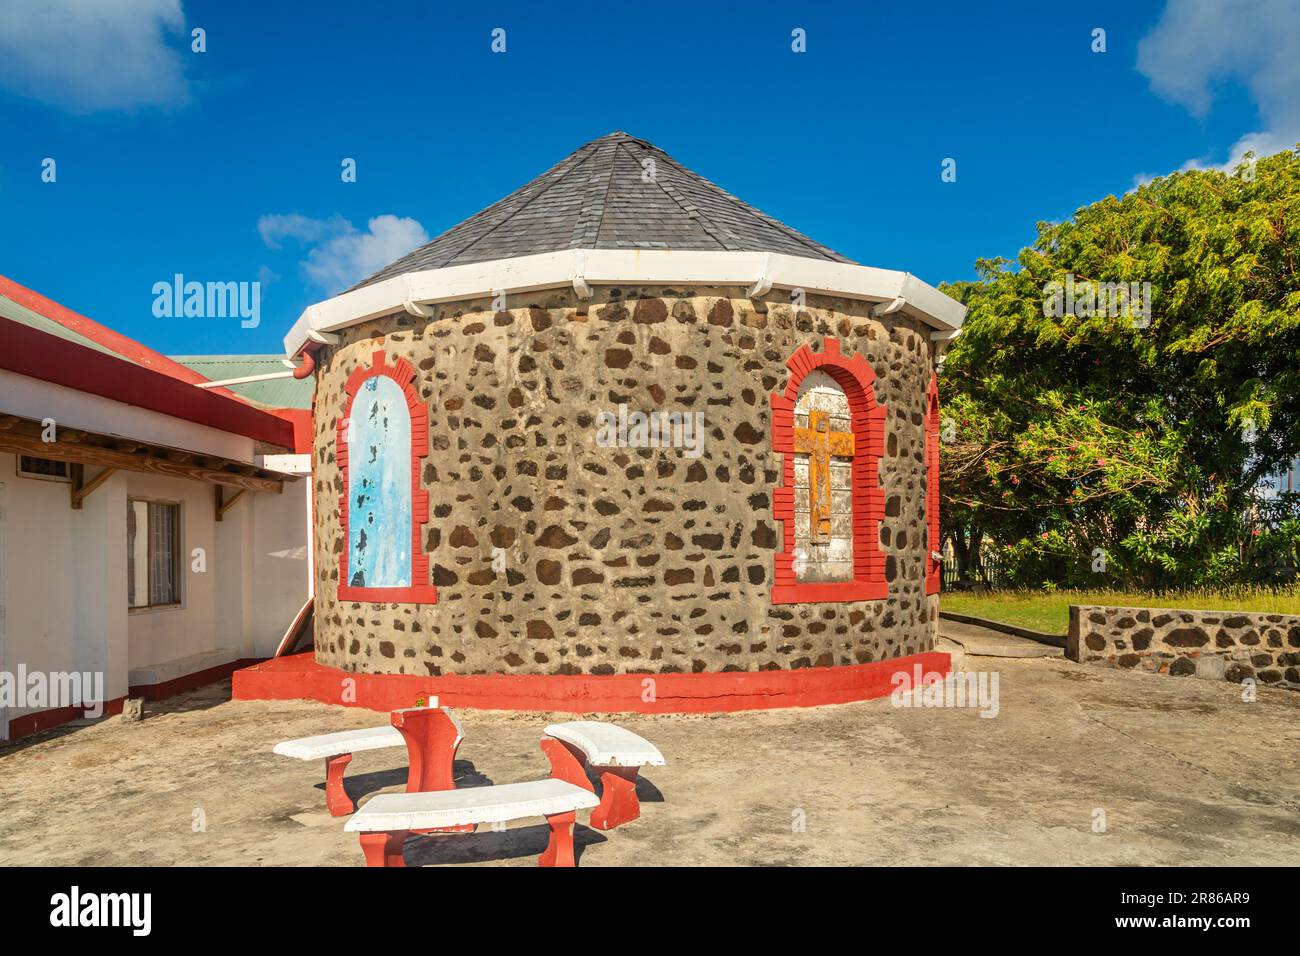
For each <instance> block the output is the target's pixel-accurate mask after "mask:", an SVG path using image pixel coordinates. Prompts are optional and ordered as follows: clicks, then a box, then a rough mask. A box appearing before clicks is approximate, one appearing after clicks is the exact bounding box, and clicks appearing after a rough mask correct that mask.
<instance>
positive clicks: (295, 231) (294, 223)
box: [257, 212, 353, 249]
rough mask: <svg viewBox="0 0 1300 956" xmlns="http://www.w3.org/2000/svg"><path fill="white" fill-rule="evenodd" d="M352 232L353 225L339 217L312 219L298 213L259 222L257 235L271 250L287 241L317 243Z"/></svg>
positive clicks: (269, 216)
mask: <svg viewBox="0 0 1300 956" xmlns="http://www.w3.org/2000/svg"><path fill="white" fill-rule="evenodd" d="M351 231H353V228H352V223H350V222H348V221H347V220H346V219H344V218H343V217H342V216H339V215H334V216H331V217H330V218H329V219H311V218H309V217H307V216H303V215H300V214H299V213H296V212H290V213H272V214H269V215H266V216H262V217H261V218H260V219H258V220H257V233H258V235H260V236H261V237H262V242H264V243H266V245H267V248H270V249H279V248H280V246H281V244H282V243H283V242H284V240H285V239H296V240H298V242H301V243H316V242H320V241H321V240H322V239H325V238H328V237H330V236H338V235H342V234H343V233H347V232H351Z"/></svg>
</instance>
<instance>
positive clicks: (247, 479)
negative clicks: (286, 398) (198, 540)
mask: <svg viewBox="0 0 1300 956" xmlns="http://www.w3.org/2000/svg"><path fill="white" fill-rule="evenodd" d="M0 451H7V452H12V453H14V454H18V455H30V456H32V457H34V458H50V459H53V460H54V461H67V462H72V463H74V464H84V465H99V466H100V467H103V468H116V469H118V470H120V471H133V472H142V473H144V474H147V475H166V476H169V477H172V478H190V479H193V480H195V481H207V482H212V483H213V484H218V485H229V486H230V487H232V488H247V489H249V490H250V491H269V492H273V493H275V494H279V493H280V492H281V491H283V485H284V483H283V481H282V480H281V479H278V478H264V477H261V476H259V475H244V474H239V473H237V472H230V471H224V470H222V469H219V468H205V467H203V466H201V465H197V464H192V463H186V462H176V461H167V460H166V459H165V458H157V457H154V456H151V455H138V454H128V453H126V452H121V451H117V450H115V449H112V448H102V447H100V446H98V445H75V444H71V443H69V442H65V441H53V442H43V441H41V440H40V438H36V437H32V436H29V435H24V434H20V433H18V432H16V431H12V430H8V431H6V430H0Z"/></svg>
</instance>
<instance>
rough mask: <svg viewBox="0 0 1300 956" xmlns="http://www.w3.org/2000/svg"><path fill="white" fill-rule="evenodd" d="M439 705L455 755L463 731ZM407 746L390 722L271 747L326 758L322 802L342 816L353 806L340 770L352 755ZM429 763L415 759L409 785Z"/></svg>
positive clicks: (301, 757) (434, 702)
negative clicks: (450, 730)
mask: <svg viewBox="0 0 1300 956" xmlns="http://www.w3.org/2000/svg"><path fill="white" fill-rule="evenodd" d="M429 706H430V707H437V706H438V699H437V698H436V697H435V698H432V700H431V701H430V704H429ZM413 709H418V708H413ZM442 709H443V710H444V711H446V713H447V716H448V717H449V718H450V720H451V721H452V724H453V726H454V728H455V732H456V739H455V742H454V743H453V744H452V747H451V750H452V754H453V756H454V754H455V750H456V747H458V746H459V745H460V742H461V740H462V739H464V734H463V733H461V728H460V722H459V721H457V720H456V717H455V715H454V714H452V713H451V712H450V711H447V710H446V708H442ZM396 713H405V711H397V712H396ZM406 746H407V742H406V738H405V736H403V734H402V731H401V730H399V729H398V728H397V727H396V726H392V725H390V726H388V727H365V728H363V729H361V730H341V731H339V732H338V733H333V734H319V735H317V736H315V737H299V738H298V739H297V740H284V741H281V742H280V743H278V744H276V745H275V747H274V748H273V750H274V752H275V753H277V754H279V755H280V756H282V757H294V758H296V759H298V760H322V759H323V760H324V761H325V805H326V806H327V807H328V808H329V812H330V816H334V817H342V816H347V815H348V814H349V813H351V812H352V811H353V810H355V809H356V807H355V806H354V805H353V803H352V800H351V799H350V798H349V797H348V794H347V791H346V790H345V789H344V786H343V772H344V770H345V769H346V768H347V765H348V764H349V763H351V762H352V755H353V754H355V753H361V752H362V751H364V750H382V749H383V748H385V747H406ZM430 763H431V762H430V761H425V760H421V761H419V762H418V766H416V773H415V775H414V777H415V779H414V780H412V779H411V778H410V775H408V780H407V786H408V788H409V787H410V786H411V784H412V783H413V782H414V783H416V784H417V785H419V786H423V784H424V781H423V780H422V779H421V778H422V777H423V775H424V774H425V773H426V772H427V769H429V766H430Z"/></svg>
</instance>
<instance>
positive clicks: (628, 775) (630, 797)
mask: <svg viewBox="0 0 1300 956" xmlns="http://www.w3.org/2000/svg"><path fill="white" fill-rule="evenodd" d="M546 735H547V736H548V737H552V738H554V739H555V740H558V741H559V742H560V743H562V744H563V745H564V746H563V747H549V748H548V747H545V746H543V748H542V749H543V750H544V751H545V752H546V755H547V756H548V757H550V759H551V775H552V776H554V777H560V778H561V779H566V780H571V781H572V782H574V783H577V782H578V781H577V779H576V778H575V773H577V774H581V776H582V779H583V780H584V781H585V780H586V768H587V767H594V768H595V769H596V770H598V771H599V773H600V783H601V787H602V792H601V798H600V805H599V806H598V807H597V808H596V809H595V810H593V811H592V813H591V825H592V826H593V827H595V828H596V829H597V830H612V829H613V828H614V827H616V826H618V825H619V824H620V823H627V822H629V821H631V820H635V819H636V818H637V817H639V816H640V815H641V804H640V802H639V801H638V800H637V798H636V777H637V772H638V771H639V770H640V768H642V767H662V766H664V763H665V761H664V756H663V754H661V753H660V752H659V748H658V747H656V746H655V745H654V744H652V743H650V741H648V740H646V739H645V738H644V737H640V736H638V735H636V734H634V733H632V731H630V730H624V729H623V728H622V727H619V726H617V725H615V724H606V723H602V722H600V721H595V720H571V721H569V722H568V723H563V724H551V725H550V726H549V727H547V728H546Z"/></svg>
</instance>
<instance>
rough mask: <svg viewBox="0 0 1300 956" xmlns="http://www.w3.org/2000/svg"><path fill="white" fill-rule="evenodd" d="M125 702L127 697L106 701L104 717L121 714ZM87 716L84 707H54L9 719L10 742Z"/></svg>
mask: <svg viewBox="0 0 1300 956" xmlns="http://www.w3.org/2000/svg"><path fill="white" fill-rule="evenodd" d="M125 701H126V698H125V697H115V698H113V699H112V700H110V701H106V702H105V703H104V716H105V717H113V716H116V715H117V714H120V713H121V712H122V704H123V703H124V702H125ZM85 716H86V709H85V708H84V707H54V708H51V709H50V710H38V711H36V712H35V713H32V714H22V715H21V716H18V717H11V718H10V719H9V740H10V741H14V740H18V739H20V738H22V737H30V736H31V735H32V734H38V733H40V732H41V731H42V730H49V729H50V728H51V727H58V726H59V725H61V724H66V723H70V722H71V721H74V720H80V719H81V718H82V717H85Z"/></svg>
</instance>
